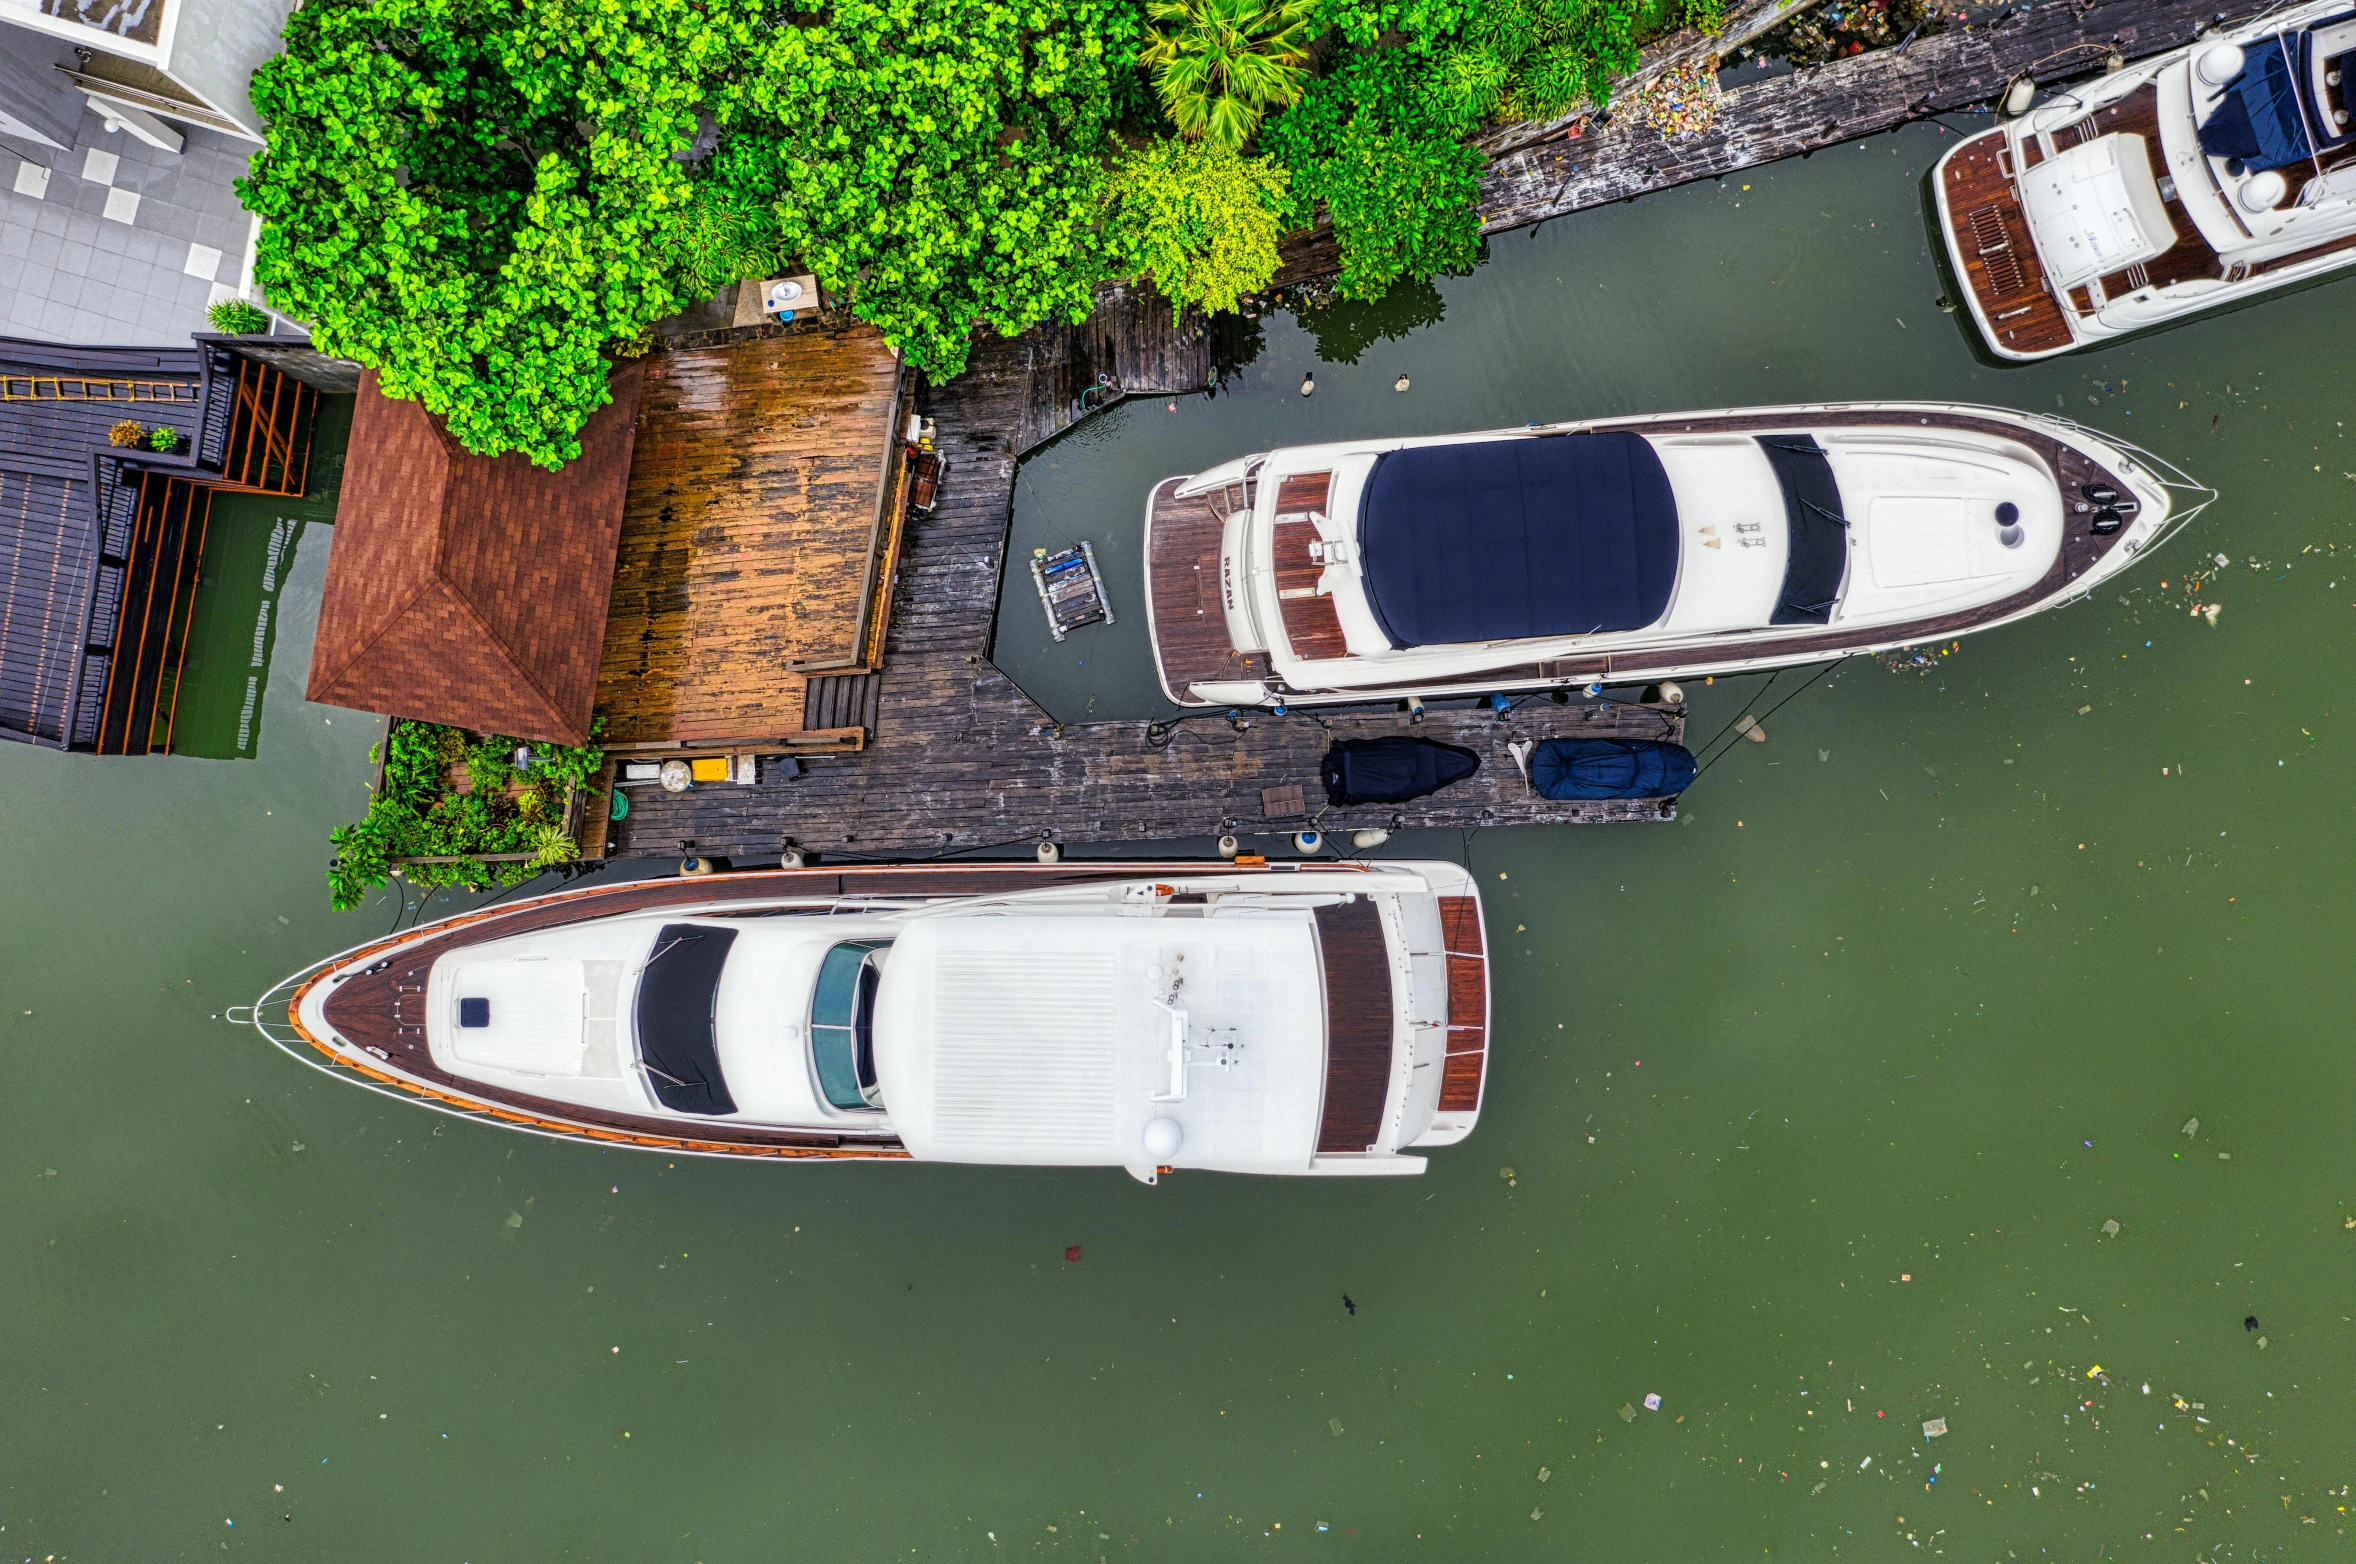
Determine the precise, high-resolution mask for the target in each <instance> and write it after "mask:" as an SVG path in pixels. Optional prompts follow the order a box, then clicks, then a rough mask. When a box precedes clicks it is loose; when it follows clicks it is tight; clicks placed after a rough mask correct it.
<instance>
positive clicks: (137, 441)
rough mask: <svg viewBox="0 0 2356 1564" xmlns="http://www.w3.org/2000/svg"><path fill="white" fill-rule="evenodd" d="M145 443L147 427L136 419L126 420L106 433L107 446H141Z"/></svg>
mask: <svg viewBox="0 0 2356 1564" xmlns="http://www.w3.org/2000/svg"><path fill="white" fill-rule="evenodd" d="M146 441H147V425H145V424H143V423H141V422H140V421H139V420H138V419H136V418H126V419H124V420H123V421H122V422H121V423H119V424H116V425H115V426H114V427H113V428H112V429H109V430H107V432H106V443H107V444H109V445H143V444H145V443H146Z"/></svg>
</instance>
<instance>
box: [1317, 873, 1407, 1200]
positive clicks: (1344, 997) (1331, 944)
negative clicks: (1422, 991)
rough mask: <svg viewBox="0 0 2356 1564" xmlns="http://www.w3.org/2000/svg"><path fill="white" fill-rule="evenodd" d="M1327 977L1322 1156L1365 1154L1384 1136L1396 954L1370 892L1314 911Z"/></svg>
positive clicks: (1320, 1127)
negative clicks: (1386, 940)
mask: <svg viewBox="0 0 2356 1564" xmlns="http://www.w3.org/2000/svg"><path fill="white" fill-rule="evenodd" d="M1315 914H1316V919H1317V949H1318V953H1319V956H1320V958H1321V959H1322V961H1323V962H1324V968H1325V972H1324V976H1325V1104H1324V1108H1323V1110H1322V1112H1321V1113H1320V1115H1319V1117H1318V1122H1317V1149H1318V1151H1319V1152H1320V1153H1322V1154H1334V1153H1341V1154H1344V1155H1361V1156H1362V1155H1364V1154H1365V1153H1367V1152H1369V1151H1372V1150H1373V1149H1374V1143H1375V1141H1376V1139H1377V1138H1379V1137H1380V1136H1381V1134H1382V1127H1383V1099H1384V1098H1385V1097H1386V1096H1388V1095H1389V1093H1390V1089H1391V1061H1392V1043H1391V1034H1392V1029H1393V1025H1394V1022H1393V1015H1392V1007H1391V958H1390V952H1389V950H1388V949H1387V948H1386V947H1385V945H1384V943H1383V925H1382V914H1381V913H1380V912H1378V911H1376V910H1375V905H1374V903H1373V902H1371V901H1369V900H1367V899H1366V898H1365V897H1363V896H1360V897H1354V898H1352V899H1351V900H1349V901H1344V902H1337V903H1335V904H1334V905H1332V906H1330V907H1319V908H1317V909H1315Z"/></svg>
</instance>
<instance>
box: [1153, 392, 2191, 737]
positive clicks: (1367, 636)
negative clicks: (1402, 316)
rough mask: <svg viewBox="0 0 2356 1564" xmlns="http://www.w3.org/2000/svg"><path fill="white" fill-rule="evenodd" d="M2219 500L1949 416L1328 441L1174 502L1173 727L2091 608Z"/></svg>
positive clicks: (1683, 672)
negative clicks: (2121, 576) (2102, 592)
mask: <svg viewBox="0 0 2356 1564" xmlns="http://www.w3.org/2000/svg"><path fill="white" fill-rule="evenodd" d="M2207 493H2208V491H2206V490H2204V489H2201V488H2200V487H2199V485H2197V484H2195V483H2193V482H2192V480H2190V479H2189V478H2186V477H2184V476H2183V475H2182V474H2181V473H2179V472H2177V471H2176V470H2175V469H2174V468H2172V467H2170V466H2169V465H2168V464H2167V463H2165V462H2163V461H2161V460H2160V459H2159V458H2157V457H2154V456H2151V455H2149V454H2147V453H2145V452H2142V451H2140V450H2137V449H2136V448H2135V447H2133V446H2130V445H2128V444H2126V443H2125V442H2123V441H2120V440H2117V439H2114V438H2111V437H2109V436H2105V435H2098V434H2094V433H2091V432H2089V431H2087V430H2085V429H2082V428H2079V427H2078V426H2077V425H2075V424H2072V423H2070V422H2068V421H2067V420H2064V419H2059V418H2053V417H2049V416H2045V415H2042V414H2034V413H2016V412H2009V411H2006V410H2004V409H2001V408H1989V407H1971V406H1965V405H1961V404H1956V403H1916V402H1881V403H1830V404H1818V405H1812V406H1805V407H1779V408H1739V409H1733V410H1728V411H1722V412H1709V413H1676V414H1658V415H1651V416H1645V417H1637V418H1616V419H1591V420H1582V421H1579V422H1574V423H1560V424H1543V425H1541V424H1532V425H1530V426H1528V427H1526V428H1521V429H1497V430H1490V431H1487V432H1485V433H1478V434H1463V435H1443V436H1424V437H1416V438H1410V439H1379V440H1350V441H1337V442H1334V443H1331V444H1325V445H1314V446H1295V447H1292V448H1289V449H1284V450H1277V451H1268V452H1262V453H1259V454H1257V455H1252V456H1245V457H1240V458H1238V459H1236V460H1235V461H1232V462H1228V463H1225V464H1224V465H1222V466H1219V467H1215V468H1213V469H1211V470H1210V471H1208V472H1202V473H1196V474H1194V475H1192V476H1188V477H1178V478H1169V479H1165V480H1163V481H1162V482H1161V483H1160V484H1158V485H1156V486H1155V488H1154V490H1153V492H1152V494H1151V495H1150V496H1149V497H1148V499H1147V502H1146V519H1145V534H1146V535H1145V556H1146V589H1147V590H1146V604H1147V618H1148V622H1149V624H1150V626H1151V634H1152V640H1153V647H1154V658H1155V662H1156V666H1157V668H1158V670H1159V672H1160V675H1161V681H1162V688H1163V692H1164V693H1165V694H1166V695H1167V696H1168V697H1169V698H1170V699H1171V700H1172V701H1175V702H1177V703H1178V704H1179V705H1182V706H1268V707H1282V706H1287V705H1302V704H1320V703H1325V704H1332V703H1341V702H1348V701H1367V700H1377V699H1397V698H1401V697H1417V698H1424V697H1432V698H1437V697H1445V696H1464V695H1478V694H1494V693H1499V692H1504V691H1512V690H1531V689H1545V688H1549V687H1563V686H1570V685H1586V684H1598V683H1601V684H1630V683H1637V682H1641V681H1645V680H1653V679H1664V678H1692V677H1697V676H1701V675H1706V674H1721V673H1737V672H1742V671H1744V670H1746V669H1753V668H1772V667H1779V666H1783V665H1786V664H1791V663H1802V662H1818V661H1822V660H1824V659H1827V658H1831V657H1838V656H1842V655H1846V654H1848V653H1852V652H1875V651H1886V650H1889V649H1891V648H1894V647H1899V646H1910V645H1915V644H1918V643H1922V642H1927V641H1932V640H1940V639H1945V638H1947V637H1950V636H1956V635H1962V634H1964V633H1966V632H1969V631H1973V630H1984V629H1987V628H1988V627H1990V626H1992V625H1998V624H2003V623H2006V622H2008V621H2010V620H2014V619H2018V618H2021V617H2023V616H2025V615H2028V614H2032V613H2036V612H2037V611H2039V610H2040V609H2045V608H2050V607H2052V606H2054V605H2055V604H2058V603H2062V602H2067V601H2069V600H2071V599H2073V598H2076V597H2081V596H2083V595H2084V594H2085V593H2086V592H2088V591H2089V590H2091V589H2092V588H2093V587H2094V586H2095V585H2096V584H2097V583H2098V582H2100V581H2103V580H2105V579H2107V578H2108V577H2110V576H2112V575H2115V574H2117V573H2118V572H2119V571H2121V570H2123V569H2125V568H2126V567H2127V565H2128V564H2129V562H2131V561H2132V560H2134V559H2135V558H2137V557H2138V556H2139V555H2140V554H2142V553H2143V552H2145V551H2147V550H2148V549H2150V548H2151V547H2152V546H2153V545H2154V544H2156V543H2157V542H2159V540H2160V539H2161V538H2162V537H2164V536H2165V535H2166V534H2167V533H2168V531H2169V530H2170V529H2171V528H2172V527H2175V526H2178V525H2181V524H2182V523H2183V522H2184V521H2185V520H2188V519H2189V518H2190V516H2191V515H2192V514H2193V513H2194V512H2196V511H2197V510H2198V509H2199V507H2200V505H2201V504H2205V503H2206V496H2207Z"/></svg>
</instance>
